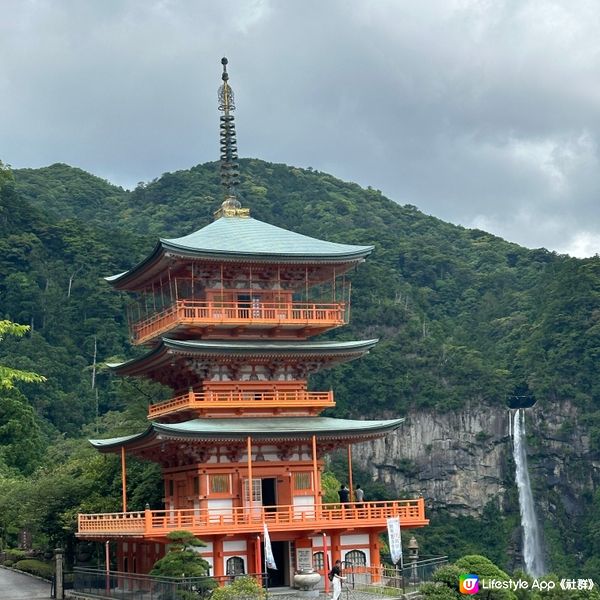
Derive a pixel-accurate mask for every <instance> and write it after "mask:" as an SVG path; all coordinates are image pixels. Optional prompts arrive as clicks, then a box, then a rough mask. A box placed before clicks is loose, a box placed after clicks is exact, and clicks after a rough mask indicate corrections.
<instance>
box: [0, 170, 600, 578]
mask: <svg viewBox="0 0 600 600" xmlns="http://www.w3.org/2000/svg"><path fill="white" fill-rule="evenodd" d="M241 179H242V183H241V187H240V192H241V196H242V198H243V204H244V205H245V206H248V207H249V208H250V209H251V212H252V216H253V217H255V218H257V219H260V220H264V221H268V222H270V223H273V224H274V225H278V226H281V227H285V228H287V229H293V230H295V231H298V232H300V233H304V234H306V235H310V236H313V237H318V238H324V239H328V240H331V241H337V242H344V243H351V244H365V245H366V244H372V245H373V246H374V247H375V250H374V252H373V254H372V255H371V257H369V259H368V260H367V262H366V263H365V264H364V265H362V266H360V268H359V269H357V270H356V272H354V273H353V274H352V279H353V282H352V284H353V304H352V320H351V325H350V326H348V327H345V328H342V329H340V330H339V331H335V332H331V333H329V334H328V336H329V337H335V338H338V339H356V338H371V337H378V338H380V339H381V341H380V343H379V344H378V346H377V348H376V350H375V351H373V352H372V353H371V354H370V355H369V356H367V357H366V358H364V359H362V360H361V361H358V362H354V363H352V364H351V365H350V366H348V365H344V366H341V367H339V368H337V369H335V370H333V371H331V372H324V373H321V374H319V375H318V377H315V378H314V381H313V385H314V386H315V387H318V388H320V389H329V387H330V386H332V387H333V389H335V391H336V401H337V407H336V409H335V411H334V412H333V413H332V414H335V415H336V416H357V415H365V414H366V411H369V412H370V415H369V416H382V415H385V416H388V415H403V414H405V413H406V411H408V410H412V409H419V408H428V409H431V408H435V410H438V411H440V412H446V411H452V410H456V409H458V408H460V407H461V406H463V405H464V404H465V402H467V401H469V402H478V403H481V404H482V405H490V406H492V405H499V404H505V403H506V401H507V397H509V396H511V395H512V394H515V393H518V394H523V393H526V394H531V395H534V396H535V397H536V399H537V400H538V402H539V403H540V404H541V405H542V407H547V410H552V405H553V403H556V402H559V401H562V400H570V401H572V402H573V403H574V404H576V405H577V406H578V407H579V408H580V409H581V410H582V411H583V412H584V414H585V415H586V417H585V424H584V425H585V427H586V428H587V435H588V436H589V439H590V447H591V448H592V450H593V452H595V453H596V454H597V456H598V459H600V377H599V375H598V364H599V362H600V258H599V257H598V256H596V257H595V258H589V259H583V260H581V259H575V258H570V257H568V256H561V255H557V254H556V253H553V252H548V251H547V250H544V249H538V250H528V249H525V248H522V247H520V246H518V245H516V244H512V243H508V242H506V241H504V240H502V239H500V238H497V237H495V236H492V235H490V234H488V233H485V232H483V231H479V230H473V229H465V228H462V227H458V226H455V225H451V224H448V223H444V222H442V221H440V220H438V219H436V218H434V217H431V216H428V215H425V214H423V213H422V212H420V211H419V210H418V208H417V207H415V206H411V205H405V206H399V205H398V204H396V203H394V202H392V201H391V200H389V199H387V198H386V197H384V196H383V195H382V194H381V193H380V192H379V191H377V190H374V189H370V188H369V189H366V190H365V189H362V188H361V187H359V186H357V185H355V184H352V183H345V182H342V181H339V180H337V179H335V178H334V177H332V176H330V175H327V174H325V173H320V172H317V171H312V170H310V169H308V170H304V169H297V168H292V167H288V166H286V165H279V164H270V163H265V162H262V161H259V160H252V159H246V160H242V161H241ZM220 201H221V191H220V184H219V175H218V165H217V163H209V164H204V165H199V166H196V167H194V168H192V169H190V170H187V171H179V172H176V173H166V174H164V175H162V176H161V177H160V178H158V179H156V180H154V181H152V182H150V183H147V184H139V185H138V186H137V187H136V189H135V190H133V191H127V190H123V189H122V188H119V187H115V186H113V185H111V184H110V183H108V182H106V181H104V180H101V179H99V178H97V177H94V176H92V175H90V174H88V173H86V172H84V171H81V170H79V169H76V168H72V167H69V166H67V165H63V164H56V165H52V166H50V167H47V168H42V169H20V170H15V171H11V170H10V169H9V168H8V167H7V166H4V165H2V163H0V320H2V319H6V320H10V321H13V322H16V323H20V324H24V325H28V326H29V327H30V329H29V332H28V333H27V335H26V336H25V337H22V338H16V337H13V336H10V335H6V336H4V337H3V338H2V339H0V365H5V366H7V367H11V368H15V369H21V370H24V371H30V372H36V373H38V374H40V375H42V376H43V377H45V378H46V381H45V382H43V383H40V382H23V383H20V384H18V385H16V386H15V387H12V388H10V389H9V388H7V387H4V386H1V385H0V539H1V540H2V543H3V544H4V545H14V544H15V539H16V537H15V536H16V533H17V531H18V530H19V528H21V527H27V528H29V529H30V530H32V531H33V532H34V538H35V540H36V544H38V545H39V546H44V545H48V546H52V545H55V544H59V543H60V544H66V545H67V547H68V548H70V549H71V550H72V548H73V544H74V538H73V532H74V530H75V527H76V521H75V517H76V514H77V513H78V512H96V511H105V510H106V511H108V510H118V506H119V498H120V489H119V485H120V480H119V470H118V468H117V465H116V463H115V458H114V457H112V456H104V455H100V454H98V453H96V452H95V451H93V450H92V449H91V447H90V446H89V444H87V442H86V439H87V438H89V437H95V436H103V435H107V436H108V435H110V436H114V435H119V434H125V433H131V432H134V431H139V430H140V429H141V428H143V427H144V426H145V424H146V419H145V414H146V407H147V405H148V403H149V402H152V401H153V400H155V399H158V398H163V397H166V395H165V391H164V390H162V389H161V388H159V387H158V386H152V385H150V384H147V383H145V382H141V381H125V380H121V379H118V378H115V377H113V376H112V375H111V374H110V373H109V372H108V370H107V368H106V367H105V366H104V365H105V363H106V362H111V361H115V360H122V359H125V358H128V357H131V356H133V354H134V352H135V350H134V349H133V348H132V347H131V346H130V345H129V342H128V337H127V330H126V323H125V305H126V298H124V297H122V296H120V295H119V294H117V293H115V292H113V291H112V290H111V288H110V286H109V285H108V284H107V283H106V282H105V281H104V280H103V277H105V276H108V275H113V274H116V273H119V272H122V271H124V270H126V269H128V268H130V267H132V266H133V265H134V264H135V263H136V262H137V261H139V260H140V259H142V258H143V257H144V256H145V255H146V254H147V253H148V252H149V251H150V250H151V248H152V247H153V245H154V243H155V241H156V238H157V237H159V236H160V237H177V236H181V235H185V234H187V233H190V232H191V231H194V230H196V229H199V228H200V227H203V226H205V225H207V224H208V223H209V222H210V221H211V220H212V214H213V211H214V210H215V209H216V208H217V207H218V206H219V204H220ZM365 398H368V400H369V401H368V402H365V401H364V400H365ZM158 482H159V475H158V472H157V469H156V468H155V466H154V465H146V464H143V463H136V462H135V461H131V473H130V475H129V481H128V485H129V496H130V500H129V505H130V507H131V508H132V509H136V508H138V509H139V508H142V507H143V505H144V504H145V503H146V502H150V503H151V504H152V505H153V506H155V505H158V504H159V503H160V497H161V496H162V490H161V489H160V484H159V483H158ZM378 493H384V491H383V492H382V491H381V490H379V492H378ZM585 501H586V502H587V510H586V517H585V519H583V520H582V521H581V522H580V523H578V524H574V531H578V532H579V533H581V532H583V533H581V535H580V537H581V539H580V540H579V541H578V542H577V544H578V546H577V547H578V552H579V553H580V559H581V560H580V561H579V564H580V565H583V567H582V568H583V569H584V570H585V569H587V572H588V573H594V574H595V573H596V572H595V571H594V569H597V570H598V572H597V577H598V578H599V579H600V563H599V562H598V561H595V560H594V557H595V556H600V527H599V526H598V523H600V493H597V494H596V497H595V498H594V497H590V498H588V499H585ZM492 522H493V523H494V526H496V527H500V528H501V527H502V523H501V522H499V521H498V518H497V517H496V516H494V517H493V518H490V519H489V520H488V521H486V519H485V515H484V517H483V518H482V519H481V520H479V521H478V520H477V519H471V520H469V521H468V522H465V521H464V520H463V521H461V522H460V523H459V522H458V521H453V520H452V518H449V517H448V516H440V518H439V519H438V521H437V523H436V521H435V519H433V523H432V526H431V527H430V528H428V534H427V535H429V536H430V540H435V545H436V551H437V552H438V553H440V552H441V553H445V554H450V555H451V557H458V556H459V555H460V554H461V553H464V552H465V551H469V552H472V553H475V552H476V553H480V554H484V555H485V554H486V546H488V545H489V544H487V543H486V541H485V537H483V536H481V535H479V533H480V532H481V531H484V530H487V531H489V527H490V523H492ZM499 535H500V534H499ZM502 535H504V534H502ZM565 535H575V534H574V533H573V532H571V534H569V533H568V532H565ZM426 537H427V536H426V535H425V534H424V538H426ZM449 540H450V541H449ZM440 544H442V545H443V544H449V546H450V547H441V546H440ZM431 545H432V546H433V545H434V542H433V541H432V542H431ZM488 554H489V552H488ZM492 558H494V559H496V560H500V562H501V560H502V554H501V553H500V554H498V555H496V556H494V557H492ZM558 560H560V556H559V558H558V559H557V561H558ZM586 561H587V562H586ZM585 565H587V567H586V566H585ZM552 567H553V568H554V569H555V570H558V571H560V564H553V565H552ZM569 575H570V576H573V574H572V573H571V574H569Z"/></svg>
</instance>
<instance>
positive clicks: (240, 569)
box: [225, 556, 245, 575]
mask: <svg viewBox="0 0 600 600" xmlns="http://www.w3.org/2000/svg"><path fill="white" fill-rule="evenodd" d="M225 574H226V575H244V574H245V570H244V559H243V558H241V557H239V556H232V557H231V558H228V559H227V563H226V566H225Z"/></svg>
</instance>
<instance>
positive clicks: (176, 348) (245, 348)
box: [108, 338, 379, 386]
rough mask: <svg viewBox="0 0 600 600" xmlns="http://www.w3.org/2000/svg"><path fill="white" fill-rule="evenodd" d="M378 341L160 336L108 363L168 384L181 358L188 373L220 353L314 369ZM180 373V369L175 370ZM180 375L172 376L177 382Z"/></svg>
mask: <svg viewBox="0 0 600 600" xmlns="http://www.w3.org/2000/svg"><path fill="white" fill-rule="evenodd" d="M378 341H379V340H377V339H372V340H358V341H348V342H338V341H320V342H313V341H298V342H295V341H269V342H265V341H260V340H257V341H236V342H229V341H213V340H193V341H191V340H190V341H184V340H172V339H168V338H162V339H161V341H160V343H159V344H158V345H157V346H156V347H155V348H153V349H152V350H150V351H148V352H147V353H146V354H144V355H142V356H139V357H137V358H133V359H131V360H128V361H125V362H122V363H109V364H108V366H109V367H110V368H111V369H113V370H114V371H115V372H116V373H117V375H129V376H131V375H133V376H135V375H144V376H150V377H152V378H155V379H157V380H158V381H161V382H162V383H165V384H166V385H170V383H169V381H170V379H169V377H168V376H169V375H170V374H171V375H172V374H173V373H174V369H173V359H174V357H175V356H178V357H181V359H182V362H181V368H185V369H187V367H186V366H185V364H186V360H187V359H190V360H191V361H192V362H193V365H191V366H190V372H197V371H198V369H199V368H200V367H201V365H202V364H203V363H207V364H208V363H211V362H214V361H220V360H221V358H222V357H223V356H227V358H228V359H229V360H236V359H239V360H242V361H244V360H256V361H258V362H260V361H262V360H264V357H269V358H287V359H291V360H299V361H306V360H310V361H311V363H314V365H313V370H317V369H318V368H321V367H324V366H332V365H335V364H339V363H343V362H348V361H351V360H354V359H355V358H360V357H361V356H363V355H365V354H367V353H368V352H369V351H370V350H371V349H372V348H373V347H374V346H375V344H377V342H378ZM178 373H179V372H178ZM178 377H179V374H177V375H176V376H175V379H173V386H176V385H177V382H178Z"/></svg>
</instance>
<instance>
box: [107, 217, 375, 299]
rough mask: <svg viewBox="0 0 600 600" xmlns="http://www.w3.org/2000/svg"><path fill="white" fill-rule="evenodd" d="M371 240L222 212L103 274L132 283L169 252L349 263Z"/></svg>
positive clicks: (157, 268) (155, 269)
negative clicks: (348, 240)
mask: <svg viewBox="0 0 600 600" xmlns="http://www.w3.org/2000/svg"><path fill="white" fill-rule="evenodd" d="M372 250H373V246H355V245H350V244H339V243H336V242H328V241H325V240H319V239H317V238H313V237H309V236H307V235H303V234H300V233H295V232H293V231H288V230H287V229H282V228H281V227H277V226H275V225H270V224H269V223H265V222H263V221H259V220H257V219H253V218H251V217H236V216H233V217H221V218H220V219H217V220H216V221H213V222H212V223H211V224H210V225H207V226H206V227H203V228H202V229H199V230H198V231H195V232H194V233H190V234H189V235H186V236H183V237H178V238H161V239H160V240H159V242H158V243H157V245H156V246H155V248H154V250H153V251H152V253H151V254H150V255H149V256H148V257H146V258H145V259H144V260H143V261H141V262H140V263H139V264H137V265H136V266H135V267H133V268H132V269H130V270H129V271H125V272H123V273H120V274H118V275H113V276H111V277H107V278H106V280H107V281H109V282H110V283H112V284H113V285H114V286H115V287H117V288H119V289H130V288H135V287H137V286H139V285H140V284H142V283H143V282H145V281H148V280H149V279H151V278H152V277H153V276H155V275H156V274H158V273H159V272H162V271H163V270H164V268H165V265H166V260H168V259H169V258H171V257H179V258H184V259H185V258H188V259H196V260H202V259H204V260H213V261H215V260H217V261H243V262H271V263H286V264H288V263H302V264H314V263H342V264H343V263H353V262H358V261H361V260H363V259H364V258H365V257H366V256H368V255H369V254H370V253H371V252H372Z"/></svg>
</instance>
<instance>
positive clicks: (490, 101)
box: [0, 0, 600, 252]
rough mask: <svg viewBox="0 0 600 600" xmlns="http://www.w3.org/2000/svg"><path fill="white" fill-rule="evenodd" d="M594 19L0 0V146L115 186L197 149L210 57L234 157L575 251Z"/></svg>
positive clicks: (594, 135) (596, 57) (508, 6)
mask: <svg viewBox="0 0 600 600" xmlns="http://www.w3.org/2000/svg"><path fill="white" fill-rule="evenodd" d="M599 30H600V4H598V3H596V2H577V3H573V2H570V1H567V0H543V1H541V0H520V1H519V2H512V1H508V0H505V1H502V0H501V1H496V0H452V1H448V0H423V1H420V2H395V1H392V0H365V1H363V2H359V3H356V2H353V3H350V2H348V1H347V0H330V1H329V2H325V3H324V2H319V1H317V0H305V1H303V2H275V1H273V0H245V1H244V0H230V1H229V2H227V3H217V2H209V1H204V2H197V1H195V0H160V1H157V0H119V1H117V0H106V2H98V3H94V2H71V1H70V0H36V1H34V0H29V1H22V0H5V1H4V5H3V19H2V20H0V115H1V117H0V140H1V141H2V144H1V146H0V152H1V153H2V156H0V158H1V159H2V160H3V161H4V162H7V163H10V164H13V165H14V166H40V165H43V164H48V163H52V162H57V161H63V162H68V163H71V164H74V165H77V166H81V167H83V168H85V169H87V170H89V171H92V172H94V173H96V174H98V175H100V176H104V177H109V176H111V177H114V178H115V180H116V182H117V183H120V184H126V185H131V184H135V183H136V182H137V181H140V180H146V181H147V180H150V179H153V178H154V177H157V176H159V175H160V174H162V173H163V172H165V171H167V170H175V169H182V168H188V167H190V166H191V165H193V164H196V163H198V162H205V161H208V160H215V159H217V157H218V144H217V139H218V131H217V117H218V115H217V110H216V101H215V96H216V88H217V86H218V85H219V78H220V70H221V66H220V59H221V57H222V56H223V55H226V56H228V58H229V60H230V64H229V71H230V74H231V82H232V85H233V87H234V90H235V92H236V97H237V104H238V111H237V118H238V121H237V123H238V133H239V135H238V139H239V148H240V153H241V155H244V156H256V157H258V158H264V159H266V160H272V161H276V162H287V163H288V164H296V165H299V166H312V167H314V168H316V169H320V170H327V171H330V172H332V173H333V174H334V175H337V176H340V177H342V178H345V179H349V180H352V181H356V182H358V183H360V184H362V185H365V186H366V185H371V186H373V187H375V188H378V189H381V190H382V191H383V192H384V193H385V194H386V195H388V196H390V197H391V198H392V199H395V200H398V201H399V202H401V203H410V204H415V205H417V206H419V207H420V208H421V209H423V210H424V211H426V212H428V213H431V214H434V215H437V216H439V217H441V218H443V219H446V220H449V221H452V222H456V223H462V224H466V225H469V224H479V225H478V226H479V227H481V228H484V229H487V228H488V227H489V228H490V231H492V232H493V233H496V234H499V235H502V236H504V237H506V238H507V239H509V240H511V241H516V242H519V243H521V244H524V245H528V246H546V247H548V248H551V249H557V250H561V249H564V248H566V247H569V248H577V250H574V251H577V252H580V251H581V252H583V251H585V248H588V247H589V248H592V249H593V244H592V245H591V246H590V244H588V243H587V242H576V240H578V239H579V240H587V239H594V237H593V236H594V233H593V232H595V231H600V211H599V210H598V198H600V175H599V174H600V168H599V167H600V164H599V163H600V160H599V157H598V143H599V138H600V76H599V75H598V74H599V73H600V37H599V36H598V31H599ZM486 224H489V225H486ZM484 225H485V226H484ZM577 236H579V238H578V237H577ZM586 236H588V237H586ZM589 236H591V238H590V237H589ZM563 240H571V241H570V242H568V244H567V245H565V243H563ZM578 244H579V245H578Z"/></svg>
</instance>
